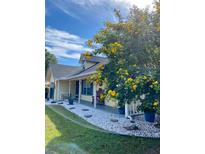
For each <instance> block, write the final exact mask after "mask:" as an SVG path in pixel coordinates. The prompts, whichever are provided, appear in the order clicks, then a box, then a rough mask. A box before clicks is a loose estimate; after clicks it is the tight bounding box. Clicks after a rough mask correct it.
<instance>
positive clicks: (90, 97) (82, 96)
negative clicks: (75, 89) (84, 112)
mask: <svg viewBox="0 0 205 154" xmlns="http://www.w3.org/2000/svg"><path fill="white" fill-rule="evenodd" d="M81 99H82V100H84V101H89V102H92V96H87V95H81Z"/></svg>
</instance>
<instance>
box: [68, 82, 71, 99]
mask: <svg viewBox="0 0 205 154" xmlns="http://www.w3.org/2000/svg"><path fill="white" fill-rule="evenodd" d="M70 83H71V82H70V80H69V81H68V95H69V97H70Z"/></svg>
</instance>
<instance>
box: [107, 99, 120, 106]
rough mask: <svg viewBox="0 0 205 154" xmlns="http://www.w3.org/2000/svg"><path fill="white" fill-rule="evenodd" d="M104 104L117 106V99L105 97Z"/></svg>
mask: <svg viewBox="0 0 205 154" xmlns="http://www.w3.org/2000/svg"><path fill="white" fill-rule="evenodd" d="M105 105H107V106H112V107H117V100H116V99H114V98H112V99H109V100H108V99H106V100H105Z"/></svg>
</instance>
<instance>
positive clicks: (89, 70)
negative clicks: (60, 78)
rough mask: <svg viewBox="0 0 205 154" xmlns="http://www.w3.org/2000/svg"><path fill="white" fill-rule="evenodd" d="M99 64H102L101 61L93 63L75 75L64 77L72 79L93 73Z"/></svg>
mask: <svg viewBox="0 0 205 154" xmlns="http://www.w3.org/2000/svg"><path fill="white" fill-rule="evenodd" d="M100 64H102V63H97V64H95V65H93V66H91V67H89V68H87V69H85V70H83V71H81V72H79V73H77V74H75V75H71V76H69V77H66V79H74V78H79V77H83V76H87V75H90V74H94V73H96V69H97V67H98V66H99V65H100Z"/></svg>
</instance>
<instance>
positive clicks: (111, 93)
mask: <svg viewBox="0 0 205 154" xmlns="http://www.w3.org/2000/svg"><path fill="white" fill-rule="evenodd" d="M108 94H109V95H110V96H112V97H116V96H117V95H118V94H117V93H116V92H115V91H114V90H109V91H108Z"/></svg>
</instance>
